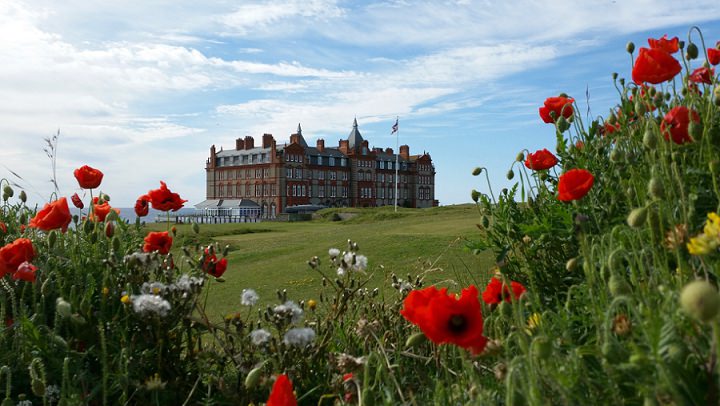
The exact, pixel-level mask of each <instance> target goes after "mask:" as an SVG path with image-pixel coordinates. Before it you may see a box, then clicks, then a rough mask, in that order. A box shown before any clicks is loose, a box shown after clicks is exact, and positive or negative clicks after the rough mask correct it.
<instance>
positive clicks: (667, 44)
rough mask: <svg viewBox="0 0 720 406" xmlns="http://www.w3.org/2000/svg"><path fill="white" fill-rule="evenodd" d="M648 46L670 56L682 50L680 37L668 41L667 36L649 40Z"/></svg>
mask: <svg viewBox="0 0 720 406" xmlns="http://www.w3.org/2000/svg"><path fill="white" fill-rule="evenodd" d="M648 45H650V48H652V49H662V50H663V51H665V52H667V53H669V54H674V53H675V52H677V51H678V50H679V49H680V42H679V40H678V37H673V38H672V39H667V34H665V35H663V36H662V38H658V39H653V38H648Z"/></svg>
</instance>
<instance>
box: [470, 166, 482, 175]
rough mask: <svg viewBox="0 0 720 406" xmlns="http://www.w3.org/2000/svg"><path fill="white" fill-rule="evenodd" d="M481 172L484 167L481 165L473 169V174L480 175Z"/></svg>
mask: <svg viewBox="0 0 720 406" xmlns="http://www.w3.org/2000/svg"><path fill="white" fill-rule="evenodd" d="M481 173H482V168H481V167H479V166H478V167H477V168H475V169H473V171H472V174H473V176H478V175H480V174H481Z"/></svg>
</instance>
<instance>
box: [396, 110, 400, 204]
mask: <svg viewBox="0 0 720 406" xmlns="http://www.w3.org/2000/svg"><path fill="white" fill-rule="evenodd" d="M399 121H400V116H398V117H397V118H396V119H395V125H396V126H397V131H395V132H396V133H397V134H396V135H395V212H396V213H397V202H398V162H399V161H400V126H399V125H398V123H399Z"/></svg>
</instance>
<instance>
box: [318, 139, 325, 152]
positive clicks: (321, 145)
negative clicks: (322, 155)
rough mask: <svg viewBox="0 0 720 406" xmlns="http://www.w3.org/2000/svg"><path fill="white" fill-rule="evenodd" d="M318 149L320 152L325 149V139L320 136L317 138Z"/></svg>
mask: <svg viewBox="0 0 720 406" xmlns="http://www.w3.org/2000/svg"><path fill="white" fill-rule="evenodd" d="M317 150H318V151H320V152H323V151H325V140H324V139H322V138H319V139H318V140H317Z"/></svg>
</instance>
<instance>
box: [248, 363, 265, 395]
mask: <svg viewBox="0 0 720 406" xmlns="http://www.w3.org/2000/svg"><path fill="white" fill-rule="evenodd" d="M264 366H265V363H264V362H263V363H262V364H261V365H260V366H259V367H256V368H253V369H252V370H250V372H248V374H247V376H246V377H245V388H246V389H252V388H254V387H256V386H257V384H258V382H260V378H261V377H262V371H263V367H264Z"/></svg>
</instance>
